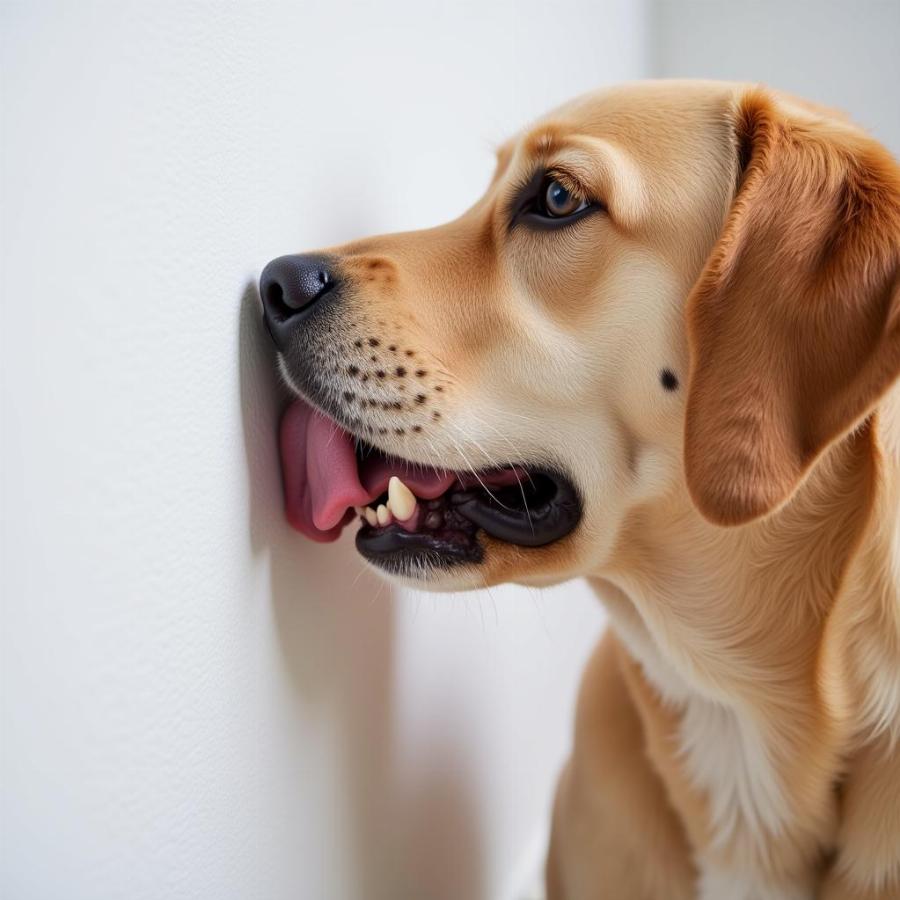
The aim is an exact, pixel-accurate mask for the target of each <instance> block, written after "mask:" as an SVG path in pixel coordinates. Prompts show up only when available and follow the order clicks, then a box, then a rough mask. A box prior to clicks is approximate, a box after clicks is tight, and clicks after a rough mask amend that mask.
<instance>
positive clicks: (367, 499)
mask: <svg viewBox="0 0 900 900" xmlns="http://www.w3.org/2000/svg"><path fill="white" fill-rule="evenodd" d="M281 468H282V472H283V474H284V495H285V504H286V507H287V517H288V520H289V521H290V523H291V524H292V525H293V526H294V528H296V529H297V530H298V531H300V532H302V533H303V534H305V535H306V536H307V537H309V538H312V539H313V540H314V541H333V540H336V539H337V538H338V537H339V536H340V533H341V531H342V530H343V528H344V526H345V525H346V524H347V523H348V522H350V521H351V519H353V516H354V512H353V507H354V506H366V505H367V504H369V503H371V502H372V501H373V500H375V499H376V498H377V497H379V496H380V495H381V494H383V493H384V492H385V491H386V490H387V486H388V481H390V478H391V476H392V475H397V476H399V477H400V479H401V480H402V481H403V482H404V483H405V484H406V486H407V487H409V488H410V489H411V490H412V492H413V493H414V494H415V495H416V496H417V497H419V498H421V499H425V500H431V499H433V498H434V497H439V496H440V495H441V494H443V493H444V492H445V491H446V490H447V489H448V488H449V487H450V485H451V484H453V482H454V481H455V480H456V476H455V475H454V473H452V472H445V471H440V470H437V469H431V468H426V467H423V466H418V465H417V466H412V465H410V464H409V463H406V462H404V461H403V460H399V459H394V458H391V457H387V456H384V455H383V454H381V453H373V454H371V455H370V456H368V457H367V458H366V459H365V460H364V461H363V462H362V463H358V462H357V459H356V451H355V448H354V441H353V438H352V437H351V436H350V435H349V434H348V433H347V432H346V431H344V430H343V429H342V428H341V427H340V426H339V425H338V424H337V423H336V422H334V421H332V420H331V419H329V418H327V417H326V416H323V415H322V414H321V413H320V412H318V411H317V410H315V409H313V408H312V407H311V406H310V405H309V404H307V403H305V402H303V401H302V400H297V401H295V402H294V403H292V404H291V406H290V407H288V410H287V412H286V413H285V414H284V418H283V419H282V420H281Z"/></svg>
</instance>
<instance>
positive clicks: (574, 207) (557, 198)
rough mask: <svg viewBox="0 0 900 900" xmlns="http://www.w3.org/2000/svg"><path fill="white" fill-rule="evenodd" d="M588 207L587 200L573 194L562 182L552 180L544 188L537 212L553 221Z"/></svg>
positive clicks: (539, 198)
mask: <svg viewBox="0 0 900 900" xmlns="http://www.w3.org/2000/svg"><path fill="white" fill-rule="evenodd" d="M587 207H588V202H587V200H584V199H582V198H581V197H579V196H578V195H577V194H573V193H572V192H571V191H570V190H569V189H568V188H567V187H566V186H565V185H564V184H562V182H560V181H557V180H556V179H555V178H552V179H549V180H548V181H547V182H546V184H545V185H544V187H543V188H542V193H541V196H540V197H538V210H537V211H538V212H540V213H542V214H543V215H545V216H548V217H549V218H551V219H564V218H566V216H572V215H574V214H575V213H577V212H581V210H583V209H587Z"/></svg>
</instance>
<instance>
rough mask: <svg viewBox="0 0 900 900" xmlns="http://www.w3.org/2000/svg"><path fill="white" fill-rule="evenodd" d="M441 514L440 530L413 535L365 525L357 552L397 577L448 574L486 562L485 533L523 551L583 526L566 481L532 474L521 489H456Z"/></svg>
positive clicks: (441, 500)
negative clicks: (431, 572) (458, 567)
mask: <svg viewBox="0 0 900 900" xmlns="http://www.w3.org/2000/svg"><path fill="white" fill-rule="evenodd" d="M431 507H437V508H439V509H440V510H441V516H442V517H443V519H442V521H443V524H442V525H441V526H440V527H439V528H437V529H434V530H427V529H426V528H424V527H423V528H422V530H420V531H416V532H408V531H405V530H404V529H402V528H400V526H398V525H390V526H388V527H386V528H379V527H372V526H370V525H367V524H364V525H363V526H362V527H361V528H360V530H359V531H358V532H357V535H356V547H357V549H358V550H359V552H360V553H361V554H362V555H363V556H364V557H365V558H366V559H368V560H369V561H370V562H372V563H374V564H376V565H378V566H380V567H381V568H383V569H385V570H386V571H388V572H391V573H392V574H398V575H413V574H418V573H420V572H421V571H422V570H423V569H425V568H432V569H435V568H440V569H447V568H450V567H452V566H456V565H460V564H464V563H468V564H478V563H480V562H482V561H483V559H484V547H483V546H482V543H481V541H480V539H479V538H480V536H481V534H487V535H489V536H491V537H493V538H496V539H498V540H501V541H505V542H506V543H510V544H516V545H518V546H523V547H542V546H546V545H547V544H552V543H553V542H554V541H558V540H560V539H561V538H563V537H565V536H566V535H568V534H570V533H571V532H572V531H573V530H574V529H575V527H576V526H577V525H578V523H579V522H580V521H581V515H582V505H581V499H580V497H579V496H578V492H577V490H576V489H575V487H574V485H573V484H572V482H571V481H570V480H569V479H568V478H566V477H565V476H563V475H561V474H559V473H557V472H552V471H546V470H543V471H540V472H537V471H535V470H532V471H531V472H530V473H529V476H528V478H527V479H525V480H524V481H523V483H522V484H521V485H510V486H508V487H505V488H501V489H492V490H490V491H489V490H486V489H484V488H476V489H467V490H453V489H452V488H451V490H450V491H448V492H447V494H445V495H444V496H443V497H441V498H439V499H438V500H436V501H430V502H429V508H431Z"/></svg>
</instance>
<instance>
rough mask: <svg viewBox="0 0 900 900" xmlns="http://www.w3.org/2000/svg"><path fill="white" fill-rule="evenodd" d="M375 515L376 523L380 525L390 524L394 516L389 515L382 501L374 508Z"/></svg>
mask: <svg viewBox="0 0 900 900" xmlns="http://www.w3.org/2000/svg"><path fill="white" fill-rule="evenodd" d="M375 515H376V517H377V520H378V524H379V525H381V526H384V525H390V524H391V522H393V521H394V517H393V516H392V515H391V513H390V511H389V510H388V508H387V507H386V506H385V505H384V504H383V503H382V504H381V505H380V506H379V507H378V509H377V510H375Z"/></svg>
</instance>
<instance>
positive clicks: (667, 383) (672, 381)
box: [659, 369, 678, 391]
mask: <svg viewBox="0 0 900 900" xmlns="http://www.w3.org/2000/svg"><path fill="white" fill-rule="evenodd" d="M659 380H660V382H661V383H662V386H663V387H664V388H665V389H666V390H667V391H675V390H678V379H677V378H676V377H675V373H674V372H673V371H672V370H671V369H663V370H662V372H660V373H659Z"/></svg>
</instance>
